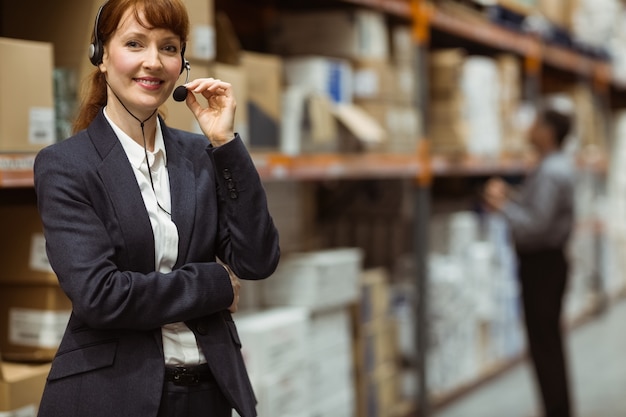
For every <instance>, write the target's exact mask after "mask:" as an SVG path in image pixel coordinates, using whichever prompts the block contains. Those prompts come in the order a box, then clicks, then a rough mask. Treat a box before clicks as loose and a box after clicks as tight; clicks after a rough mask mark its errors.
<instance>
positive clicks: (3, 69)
mask: <svg viewBox="0 0 626 417" xmlns="http://www.w3.org/2000/svg"><path fill="white" fill-rule="evenodd" d="M53 50H54V47H53V45H52V44H50V43H46V42H34V41H26V40H21V39H9V38H0V54H2V57H3V58H2V60H1V61H0V91H1V92H2V94H1V95H0V152H34V151H38V150H39V149H41V148H43V147H45V146H46V145H50V144H51V143H53V142H54V141H55V140H56V132H55V117H54V95H53ZM17 78H21V79H23V80H28V82H26V83H24V82H17Z"/></svg>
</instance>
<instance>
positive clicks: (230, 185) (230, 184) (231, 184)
mask: <svg viewBox="0 0 626 417" xmlns="http://www.w3.org/2000/svg"><path fill="white" fill-rule="evenodd" d="M226 186H227V187H228V189H229V190H234V189H235V181H233V180H232V179H230V180H228V181H227V182H226Z"/></svg>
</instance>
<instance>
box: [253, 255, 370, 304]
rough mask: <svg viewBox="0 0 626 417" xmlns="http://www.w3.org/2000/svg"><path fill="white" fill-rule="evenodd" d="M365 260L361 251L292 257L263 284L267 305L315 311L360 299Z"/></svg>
mask: <svg viewBox="0 0 626 417" xmlns="http://www.w3.org/2000/svg"><path fill="white" fill-rule="evenodd" d="M362 259H363V254H362V251H361V250H360V249H358V248H339V249H326V250H320V251H311V252H303V253H292V254H289V255H288V256H285V257H284V259H283V260H282V261H281V263H280V265H279V266H278V268H277V269H276V272H275V273H274V275H273V276H272V277H271V278H270V279H268V280H267V281H266V282H264V285H263V299H264V303H265V305H268V306H300V307H307V308H310V309H312V310H314V311H319V310H325V309H333V308H337V307H342V306H346V305H348V304H351V303H353V302H355V301H356V300H357V299H358V296H359V284H358V280H359V274H360V271H361V263H362Z"/></svg>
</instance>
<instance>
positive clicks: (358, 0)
mask: <svg viewBox="0 0 626 417" xmlns="http://www.w3.org/2000/svg"><path fill="white" fill-rule="evenodd" d="M278 3H280V2H278ZM283 3H284V2H283ZM328 3H331V4H333V3H335V4H337V3H344V4H345V5H351V6H355V7H367V8H371V9H374V10H379V11H382V12H384V13H387V14H389V15H390V16H393V17H395V18H399V19H403V20H406V21H410V22H412V24H413V27H414V31H413V33H414V41H415V47H416V48H418V49H419V56H420V59H419V62H420V65H421V66H419V67H417V68H416V74H415V76H416V78H418V79H419V80H420V84H422V85H424V84H426V83H427V78H426V77H427V71H426V70H425V68H424V65H425V62H426V60H427V56H428V50H429V48H430V47H431V43H432V40H433V38H434V37H436V36H438V34H445V35H446V36H449V37H453V38H454V39H455V40H457V41H458V42H462V43H463V44H466V45H468V48H469V49H471V48H472V47H477V48H479V49H481V50H482V49H484V48H487V49H489V50H494V51H500V52H509V53H514V54H516V55H518V56H520V57H521V58H523V61H524V67H525V70H526V75H527V82H529V86H528V88H530V89H531V90H536V89H538V88H540V86H538V85H537V83H540V80H538V78H540V77H541V75H540V72H541V68H542V67H546V68H548V67H549V68H550V69H551V70H554V71H557V72H561V73H563V74H566V75H568V76H573V77H575V78H578V79H586V80H589V81H590V82H592V83H594V85H595V86H596V88H597V91H599V92H600V93H601V94H605V95H606V94H608V93H607V92H610V91H613V92H615V91H620V90H622V89H623V88H624V86H620V85H618V84H616V83H614V82H613V81H612V80H611V76H610V68H609V65H608V64H607V63H606V62H604V61H599V60H596V59H593V58H589V57H587V56H583V55H581V54H579V53H577V52H574V51H572V50H568V49H566V48H564V47H560V46H555V45H550V44H546V43H545V42H542V41H541V40H540V39H539V38H537V37H536V36H534V35H530V34H524V33H520V32H514V31H512V30H509V29H506V28H504V27H501V26H499V25H497V24H495V23H493V22H490V21H488V20H486V19H479V18H477V17H476V16H474V15H457V14H456V13H454V12H450V11H449V10H447V9H445V8H441V7H439V6H435V5H433V4H431V3H429V2H426V1H424V0H411V1H401V0H342V1H340V0H336V1H334V2H328ZM16 7H17V6H16ZM423 90H424V89H420V91H421V93H419V94H420V95H419V96H418V97H415V103H416V105H418V107H419V108H422V109H427V107H428V106H427V103H428V101H427V100H428V98H427V97H426V96H425V94H427V93H425V92H424V91H423ZM422 119H423V126H425V129H426V132H428V123H427V122H428V115H427V110H426V113H425V114H423V115H422ZM425 136H426V137H425V138H419V140H420V145H419V146H418V149H417V150H416V152H415V153H414V154H374V153H372V154H315V155H298V156H290V155H284V154H280V153H253V160H254V162H255V164H256V166H257V168H258V171H259V173H260V175H261V177H262V179H263V180H264V181H284V180H293V181H326V180H362V179H410V180H413V184H414V189H413V192H414V196H413V203H414V207H413V208H414V226H413V227H414V230H413V243H414V249H413V250H414V252H413V257H414V260H415V262H416V271H415V273H416V276H415V280H414V283H415V287H416V290H417V294H418V297H419V299H418V302H417V318H416V334H417V340H416V346H417V350H418V351H417V355H416V362H417V363H416V365H417V368H418V369H419V377H418V386H421V387H427V383H426V381H427V376H426V371H425V368H426V367H425V366H424V364H425V363H426V346H427V340H426V336H425V335H426V334H427V330H426V329H427V323H426V311H427V307H428V305H427V303H428V297H427V294H428V288H427V286H426V283H427V281H428V280H427V274H426V258H427V253H428V233H427V230H428V221H429V218H430V214H431V213H430V211H431V195H430V187H431V185H432V181H433V178H435V177H445V176H467V177H471V176H487V175H520V176H522V175H524V174H526V173H527V172H528V171H529V170H530V169H531V168H532V166H533V162H532V161H530V160H522V159H518V158H512V157H503V158H500V159H495V160H494V159H481V158H470V157H467V158H462V159H461V160H451V159H450V158H448V157H444V156H439V155H432V154H431V153H430V152H429V151H428V140H427V136H428V134H427V133H426V135H425ZM34 158H35V154H30V153H26V154H0V199H3V198H2V196H3V195H5V194H3V192H2V191H3V189H4V190H9V189H15V188H25V189H29V188H32V186H33V174H32V165H33V162H34ZM584 166H589V167H591V168H590V169H594V170H598V171H599V172H603V171H604V170H605V169H606V158H602V157H599V158H595V159H594V160H593V161H592V162H591V163H589V162H584ZM8 195H9V193H7V196H8ZM516 360H519V358H516V359H513V360H511V361H508V362H505V363H499V364H495V365H494V366H493V367H492V368H490V369H489V370H488V372H486V373H485V374H484V375H481V376H479V378H477V380H476V381H475V382H473V383H471V384H468V385H465V386H463V387H459V389H458V390H455V391H454V392H451V393H449V394H447V395H444V396H438V397H437V398H432V397H431V396H430V395H429V393H428V390H427V389H421V390H418V391H419V392H418V393H417V406H416V413H417V415H419V416H422V417H426V416H428V415H430V410H431V405H434V406H437V405H438V404H442V403H445V402H446V401H449V400H450V399H451V398H454V397H456V396H458V395H460V394H461V393H463V392H466V391H467V390H469V389H471V388H472V387H473V386H475V385H476V384H479V383H480V382H482V381H484V380H486V379H489V378H491V377H492V376H494V375H496V374H498V373H499V372H501V371H502V370H504V369H507V368H508V367H510V366H511V365H512V364H513V363H515V361H516Z"/></svg>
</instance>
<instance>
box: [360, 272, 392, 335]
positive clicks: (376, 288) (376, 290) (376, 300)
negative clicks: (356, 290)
mask: <svg viewBox="0 0 626 417" xmlns="http://www.w3.org/2000/svg"><path fill="white" fill-rule="evenodd" d="M360 285H361V298H360V304H359V311H360V314H359V317H358V322H359V323H367V322H370V321H374V320H375V319H378V318H381V317H387V316H388V314H389V311H390V309H389V305H390V301H391V294H390V288H389V273H388V272H387V270H386V269H385V268H374V269H368V270H366V271H363V273H362V274H361V277H360Z"/></svg>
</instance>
